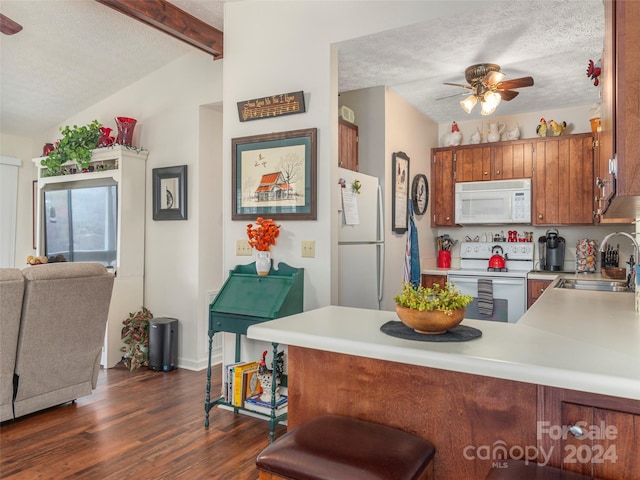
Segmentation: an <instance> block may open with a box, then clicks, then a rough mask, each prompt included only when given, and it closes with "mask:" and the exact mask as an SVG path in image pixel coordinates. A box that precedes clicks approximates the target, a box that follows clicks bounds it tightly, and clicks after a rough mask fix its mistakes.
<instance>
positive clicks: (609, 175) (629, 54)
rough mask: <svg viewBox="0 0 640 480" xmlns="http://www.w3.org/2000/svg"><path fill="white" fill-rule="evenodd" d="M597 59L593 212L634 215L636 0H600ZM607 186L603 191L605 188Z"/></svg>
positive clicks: (637, 184) (639, 50)
mask: <svg viewBox="0 0 640 480" xmlns="http://www.w3.org/2000/svg"><path fill="white" fill-rule="evenodd" d="M604 3H605V39H604V47H605V48H604V55H603V58H602V76H601V82H602V118H601V130H602V131H601V132H600V164H601V165H603V167H604V166H607V167H608V168H607V169H606V171H605V172H603V173H604V175H605V176H604V177H600V178H601V183H602V184H601V185H600V186H599V187H598V188H599V190H600V193H599V195H598V197H601V198H602V199H603V200H602V201H601V202H600V209H599V213H603V214H604V217H605V218H607V217H611V218H620V217H636V216H637V206H638V201H637V199H635V198H634V197H636V196H639V195H640V168H638V158H640V142H638V139H637V133H636V129H637V128H638V125H640V109H638V105H639V104H640V89H639V88H638V78H640V62H638V58H640V29H639V28H638V25H639V24H640V2H635V1H621V0H606V1H605V2H604ZM607 188H608V189H609V191H608V192H607V191H606V189H607Z"/></svg>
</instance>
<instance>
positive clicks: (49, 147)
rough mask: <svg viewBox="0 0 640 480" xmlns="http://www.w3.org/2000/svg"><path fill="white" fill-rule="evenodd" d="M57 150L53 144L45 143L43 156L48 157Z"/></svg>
mask: <svg viewBox="0 0 640 480" xmlns="http://www.w3.org/2000/svg"><path fill="white" fill-rule="evenodd" d="M54 150H55V147H54V146H53V143H45V144H44V147H42V156H43V157H48V156H49V154H50V153H51V152H53V151H54Z"/></svg>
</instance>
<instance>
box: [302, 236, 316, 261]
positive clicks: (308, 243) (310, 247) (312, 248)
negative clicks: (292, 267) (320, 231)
mask: <svg viewBox="0 0 640 480" xmlns="http://www.w3.org/2000/svg"><path fill="white" fill-rule="evenodd" d="M302 256H303V257H307V258H315V256H316V241H315V240H302Z"/></svg>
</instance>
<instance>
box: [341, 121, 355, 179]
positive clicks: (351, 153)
mask: <svg viewBox="0 0 640 480" xmlns="http://www.w3.org/2000/svg"><path fill="white" fill-rule="evenodd" d="M338 166H339V167H342V168H346V169H348V170H353V171H355V172H357V171H358V126H357V125H355V124H353V123H351V122H347V121H346V120H344V119H342V118H338Z"/></svg>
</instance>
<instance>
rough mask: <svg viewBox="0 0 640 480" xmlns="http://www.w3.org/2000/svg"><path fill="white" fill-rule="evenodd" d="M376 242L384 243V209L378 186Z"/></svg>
mask: <svg viewBox="0 0 640 480" xmlns="http://www.w3.org/2000/svg"><path fill="white" fill-rule="evenodd" d="M378 241H379V242H384V208H383V203H382V187H381V186H380V185H378ZM383 257H384V255H383Z"/></svg>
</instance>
